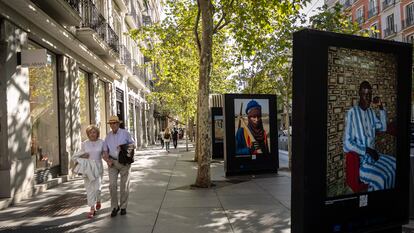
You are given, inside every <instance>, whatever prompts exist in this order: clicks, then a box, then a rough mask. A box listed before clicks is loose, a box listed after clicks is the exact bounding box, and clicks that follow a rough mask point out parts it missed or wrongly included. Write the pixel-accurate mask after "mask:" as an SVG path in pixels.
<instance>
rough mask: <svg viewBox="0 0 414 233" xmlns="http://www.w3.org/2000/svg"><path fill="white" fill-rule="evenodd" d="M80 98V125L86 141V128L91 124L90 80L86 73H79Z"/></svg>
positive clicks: (82, 135) (83, 138)
mask: <svg viewBox="0 0 414 233" xmlns="http://www.w3.org/2000/svg"><path fill="white" fill-rule="evenodd" d="M79 98H80V100H79V101H80V108H79V109H80V123H81V138H82V141H84V140H86V139H87V138H88V136H87V135H86V127H88V125H90V123H91V120H90V119H91V117H90V105H89V78H88V74H87V73H86V72H84V71H79Z"/></svg>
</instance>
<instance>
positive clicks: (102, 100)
mask: <svg viewBox="0 0 414 233" xmlns="http://www.w3.org/2000/svg"><path fill="white" fill-rule="evenodd" d="M98 93H99V116H100V123H99V129H100V130H101V133H100V135H101V138H105V136H106V134H107V130H106V129H107V125H106V94H105V93H106V88H105V82H103V81H99V90H98Z"/></svg>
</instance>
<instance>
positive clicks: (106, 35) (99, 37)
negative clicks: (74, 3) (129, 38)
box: [76, 0, 119, 61]
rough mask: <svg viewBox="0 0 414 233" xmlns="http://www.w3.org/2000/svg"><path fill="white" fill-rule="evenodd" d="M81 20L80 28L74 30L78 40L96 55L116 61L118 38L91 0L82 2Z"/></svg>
mask: <svg viewBox="0 0 414 233" xmlns="http://www.w3.org/2000/svg"><path fill="white" fill-rule="evenodd" d="M81 18H82V23H81V26H80V27H79V28H78V29H77V30H76V35H77V36H78V38H79V40H80V41H82V42H83V43H84V44H85V45H86V46H87V47H88V48H89V49H91V50H92V51H93V52H94V53H96V54H97V55H99V56H103V58H108V59H109V60H110V61H116V57H117V56H118V54H119V36H118V35H117V34H116V33H115V31H114V30H113V29H112V28H111V26H110V25H109V24H108V22H107V21H106V19H105V17H104V16H103V15H101V13H100V12H99V10H98V8H97V7H96V6H95V4H94V3H93V2H92V1H91V0H83V1H82V5H81Z"/></svg>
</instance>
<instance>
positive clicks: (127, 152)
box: [118, 144, 134, 165]
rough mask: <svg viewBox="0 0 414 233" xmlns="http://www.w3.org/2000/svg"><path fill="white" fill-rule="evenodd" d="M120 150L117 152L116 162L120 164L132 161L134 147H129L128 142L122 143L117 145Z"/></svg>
mask: <svg viewBox="0 0 414 233" xmlns="http://www.w3.org/2000/svg"><path fill="white" fill-rule="evenodd" d="M119 147H120V148H121V151H119V154H118V162H119V163H120V164H124V165H127V164H131V163H133V162H134V149H133V148H132V147H131V148H130V147H129V144H122V145H120V146H119Z"/></svg>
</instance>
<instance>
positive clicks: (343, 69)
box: [327, 47, 397, 197]
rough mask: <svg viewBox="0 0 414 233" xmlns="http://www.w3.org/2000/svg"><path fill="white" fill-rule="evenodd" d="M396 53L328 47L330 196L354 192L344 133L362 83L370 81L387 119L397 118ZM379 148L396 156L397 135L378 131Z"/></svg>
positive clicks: (373, 92) (328, 186) (377, 145)
mask: <svg viewBox="0 0 414 233" xmlns="http://www.w3.org/2000/svg"><path fill="white" fill-rule="evenodd" d="M396 72H397V66H396V61H395V57H394V56H393V55H391V54H386V53H379V52H371V51H365V50H356V49H347V48H338V47H330V48H329V51H328V109H327V112H328V113H327V114H328V123H327V131H328V132H327V140H328V141H327V147H328V148H327V152H328V154H327V196H328V197H333V196H338V195H345V194H351V193H352V190H351V189H349V188H348V187H347V186H346V184H345V176H346V174H345V172H346V169H345V156H344V152H343V135H344V128H345V115H346V112H347V111H348V110H349V109H350V108H351V107H352V106H354V105H357V104H358V101H359V93H358V91H359V85H360V83H361V82H362V81H364V80H366V81H368V82H369V83H370V84H371V86H372V97H375V96H379V97H381V101H382V103H383V105H384V107H385V108H386V111H387V122H388V123H390V122H394V121H395V118H396V100H397V95H396V88H397V81H396ZM376 150H377V151H378V152H380V153H385V154H388V155H393V156H395V138H394V137H393V136H391V135H389V134H377V137H376Z"/></svg>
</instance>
